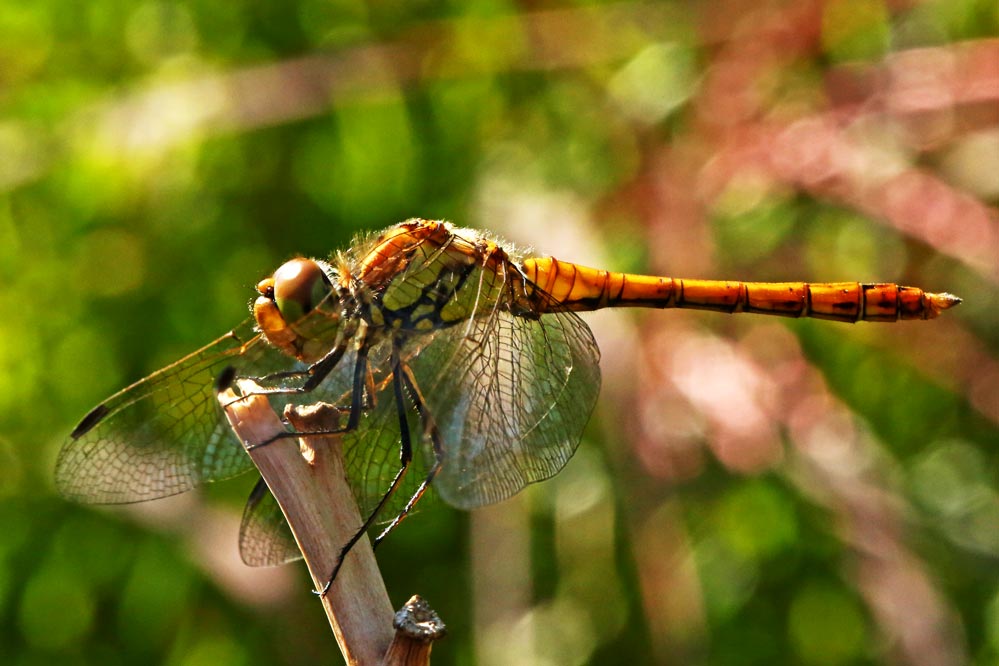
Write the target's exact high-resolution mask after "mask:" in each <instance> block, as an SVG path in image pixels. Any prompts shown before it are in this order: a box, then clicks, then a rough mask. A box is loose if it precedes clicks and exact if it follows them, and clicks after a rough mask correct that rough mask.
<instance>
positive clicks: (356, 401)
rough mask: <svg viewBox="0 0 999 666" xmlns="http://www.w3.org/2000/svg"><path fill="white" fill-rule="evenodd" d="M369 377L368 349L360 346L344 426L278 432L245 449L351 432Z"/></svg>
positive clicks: (327, 370)
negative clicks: (296, 439)
mask: <svg viewBox="0 0 999 666" xmlns="http://www.w3.org/2000/svg"><path fill="white" fill-rule="evenodd" d="M342 356H343V354H342V353H341V354H339V355H338V356H337V357H336V359H335V361H334V363H333V364H332V365H330V366H329V367H328V368H326V370H325V373H324V374H323V378H325V377H326V375H328V374H329V372H330V370H331V369H332V368H333V366H334V365H336V361H339V360H340V358H341V357H342ZM326 358H329V357H328V356H327V357H326ZM326 358H324V359H323V361H325V360H326ZM323 361H319V363H322V362H323ZM317 365H318V364H317ZM370 375H371V373H370V372H369V371H368V347H367V345H362V346H361V348H360V349H358V350H357V361H356V363H355V364H354V380H353V386H354V390H353V391H352V392H351V396H350V414H349V416H348V417H347V423H346V424H345V425H343V426H342V427H339V428H332V429H329V430H314V431H308V432H302V431H297V430H289V431H287V432H280V433H278V434H276V435H274V436H273V437H271V438H270V439H265V440H264V441H262V442H257V443H255V444H252V445H249V446H247V449H248V450H253V449H258V448H260V447H261V446H267V445H268V444H272V443H274V442H276V441H278V440H281V439H288V438H289V437H295V438H298V437H309V436H313V435H315V436H319V435H339V434H343V433H345V432H350V431H351V430H353V429H354V428H356V427H357V424H358V423H359V422H360V420H361V413H362V412H363V411H364V406H365V397H364V396H365V393H366V392H367V390H368V389H367V386H368V384H369V377H370ZM313 377H315V375H313ZM311 380H312V378H310V381H311ZM320 381H322V379H320ZM316 383H317V384H318V382H316ZM313 388H315V386H312V387H310V388H309V389H307V390H309V391H311V390H312V389H313ZM288 392H290V393H291V392H295V391H288ZM267 393H269V392H267V391H265V392H264V394H267ZM244 397H245V396H244Z"/></svg>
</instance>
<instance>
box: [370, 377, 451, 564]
mask: <svg viewBox="0 0 999 666" xmlns="http://www.w3.org/2000/svg"><path fill="white" fill-rule="evenodd" d="M400 374H401V376H402V378H403V380H404V381H405V383H406V388H407V389H409V393H410V395H411V396H412V399H413V403H414V404H415V405H416V411H417V412H418V413H419V414H420V422H421V423H422V424H423V430H424V432H427V433H429V434H430V441H431V442H432V444H433V447H434V464H433V465H432V466H431V467H430V470H429V471H428V472H427V476H426V478H424V479H423V483H421V484H420V487H419V488H417V489H416V492H414V493H413V496H412V497H410V498H409V501H408V502H406V506H405V507H403V509H402V511H400V512H399V515H397V516H396V517H395V518H393V519H392V522H391V523H389V524H388V526H387V527H386V528H385V529H384V530H382V532H381V534H379V535H378V536H377V537H375V541H374V543H373V544H372V548H377V547H378V544H380V543H381V542H382V540H383V539H384V538H385V537H387V536H388V535H389V533H390V532H391V531H392V530H394V529H395V528H396V527H397V526H398V525H399V523H401V522H402V521H403V519H405V518H406V516H408V515H409V512H410V511H412V510H413V507H414V506H416V503H417V502H419V501H420V498H421V497H423V494H424V493H425V492H427V488H429V487H430V484H431V483H433V480H434V477H436V476H437V473H438V472H440V471H441V467H442V466H443V465H444V443H443V440H441V434H440V431H439V430H438V429H437V424H436V423H435V422H434V419H433V415H432V414H430V410H429V409H428V408H427V403H426V401H425V400H424V399H423V395H422V394H421V393H420V389H419V387H418V386H417V385H416V379H415V378H414V377H413V373H412V370H410V369H409V366H407V365H402V366H401V369H400Z"/></svg>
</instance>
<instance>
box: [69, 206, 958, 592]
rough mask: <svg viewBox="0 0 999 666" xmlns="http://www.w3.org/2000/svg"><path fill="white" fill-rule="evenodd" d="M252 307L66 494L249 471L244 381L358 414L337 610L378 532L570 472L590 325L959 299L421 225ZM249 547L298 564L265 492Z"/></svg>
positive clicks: (87, 434) (828, 312) (133, 416)
mask: <svg viewBox="0 0 999 666" xmlns="http://www.w3.org/2000/svg"><path fill="white" fill-rule="evenodd" d="M257 292H258V295H257V298H256V300H255V301H254V303H253V305H252V316H251V317H249V318H248V319H247V320H246V321H244V322H243V323H242V324H240V325H239V326H237V327H236V328H234V329H233V330H232V331H230V332H229V333H226V334H225V335H223V336H222V337H220V338H219V339H217V340H216V341H214V342H212V343H211V344H209V345H207V346H205V347H203V348H201V349H199V350H197V351H195V352H193V353H192V354H190V355H188V356H185V357H184V358H182V359H180V360H179V361H177V362H175V363H173V364H171V365H168V366H167V367H165V368H163V369H161V370H158V371H157V372H154V373H153V374H151V375H149V376H148V377H146V378H144V379H141V380H139V381H137V382H136V383H134V384H132V385H131V386H128V387H126V388H124V389H122V390H121V391H119V392H118V393H116V394H114V395H113V396H111V397H110V398H108V399H107V400H105V401H104V402H102V403H100V404H99V405H98V406H97V407H95V408H94V409H92V410H91V411H90V412H89V413H88V414H87V415H86V416H85V417H84V418H83V419H82V421H81V422H80V423H79V425H77V426H76V428H75V429H74V430H73V431H72V433H71V434H70V436H69V438H68V439H67V441H66V442H65V444H64V445H63V448H62V449H61V451H60V454H59V457H58V460H57V463H56V471H55V478H56V485H57V487H58V489H59V491H60V492H61V493H62V494H63V495H64V496H65V497H67V498H70V499H72V500H76V501H80V502H84V503H106V504H115V503H129V502H141V501H146V500H152V499H156V498H161V497H165V496H169V495H174V494H176V493H181V492H185V491H188V490H191V489H193V488H196V487H198V486H200V485H202V484H204V483H207V482H212V481H219V480H222V479H227V478H230V477H233V476H236V475H238V474H241V473H244V472H248V471H250V470H252V469H254V467H253V463H252V462H251V460H250V458H249V456H248V455H247V454H246V452H245V451H244V450H243V447H242V445H241V444H240V442H239V441H238V439H236V437H235V436H234V435H233V434H232V433H231V431H230V427H229V425H228V422H227V420H226V418H225V416H224V414H223V411H222V408H221V407H220V406H219V404H218V401H217V399H216V397H217V393H218V391H219V390H220V389H221V388H224V387H226V386H229V385H231V384H233V383H234V382H235V381H236V380H237V379H251V380H253V382H254V383H255V384H256V385H258V386H260V387H261V391H262V392H264V393H266V394H267V396H268V399H269V400H270V402H271V403H272V405H273V406H275V408H276V409H278V408H281V407H284V406H286V405H290V404H298V403H301V401H302V400H303V399H305V397H308V400H310V401H315V402H326V403H329V404H331V405H333V406H334V407H336V408H338V409H339V410H340V411H341V412H342V414H343V415H344V416H345V419H344V422H342V424H340V425H339V426H338V427H337V428H336V432H337V433H339V435H340V437H341V441H342V446H343V458H344V467H345V470H346V472H347V478H348V481H349V483H350V486H351V491H352V492H353V494H354V496H355V497H356V498H357V501H358V506H359V508H360V510H361V515H362V516H366V519H365V521H364V524H363V525H362V526H361V528H360V529H359V530H358V532H357V535H356V536H355V537H354V539H352V540H351V542H349V543H348V544H346V545H345V547H344V549H343V550H342V551H341V553H340V560H339V561H338V563H337V567H336V569H334V571H333V572H332V574H331V576H330V577H329V580H328V582H327V585H326V588H325V589H324V590H323V591H322V592H323V593H325V592H326V591H327V590H328V589H329V585H330V583H332V581H333V579H334V578H335V576H336V572H337V571H338V570H339V566H340V564H342V561H343V558H344V557H345V556H346V555H347V552H348V551H349V547H350V546H351V545H352V544H353V543H354V542H356V540H357V539H358V538H360V536H361V535H363V534H365V533H367V531H368V530H370V529H371V528H372V526H373V525H375V524H376V521H379V520H381V521H382V522H381V523H379V524H385V523H387V524H388V526H387V527H385V528H384V529H382V530H381V532H380V534H379V535H378V536H377V537H376V538H375V540H374V545H377V544H378V543H380V542H381V541H382V540H383V539H384V538H385V537H386V536H387V535H388V533H389V532H390V531H391V530H392V529H393V528H394V527H395V526H397V525H398V524H399V522H400V521H401V520H402V519H403V518H405V517H406V516H407V515H408V514H409V513H410V512H411V511H412V510H413V509H414V508H415V506H416V504H417V503H418V502H419V501H420V500H421V498H423V497H424V496H425V494H426V493H427V491H428V490H429V489H431V488H432V491H433V493H434V494H436V495H437V496H439V497H440V498H441V499H443V501H444V502H446V503H448V504H450V505H452V506H455V507H458V508H461V509H473V508H475V507H480V506H483V505H486V504H491V503H494V502H499V501H501V500H504V499H506V498H508V497H511V496H512V495H514V494H516V493H517V492H519V491H520V490H522V489H523V488H524V487H525V486H527V485H528V484H531V483H534V482H537V481H541V480H544V479H547V478H549V477H551V476H553V475H554V474H556V473H558V472H559V471H560V470H561V469H562V468H563V467H564V466H565V464H566V463H567V462H568V461H569V459H570V458H571V457H572V455H573V453H574V452H575V450H576V448H577V445H578V444H579V441H580V438H581V436H582V432H583V428H584V426H585V425H586V423H587V421H588V419H589V417H590V413H591V412H592V410H593V408H594V405H595V402H596V399H597V394H598V392H599V390H600V367H599V360H600V352H599V350H598V347H597V343H596V341H595V340H594V338H593V335H592V333H591V332H590V329H589V327H588V326H587V325H586V324H585V323H584V321H583V320H582V319H581V318H580V317H579V315H578V314H577V313H579V312H584V311H592V310H598V309H601V308H609V307H645V308H697V309H703V310H714V311H718V312H726V313H738V312H747V313H756V314H762V315H780V316H785V317H816V318H820V319H830V320H834V321H841V322H858V321H870V322H894V321H898V320H908V319H932V318H935V317H937V316H938V315H939V314H940V313H941V312H942V311H944V310H947V309H948V308H951V307H953V306H955V305H957V304H958V303H960V302H961V299H959V298H958V297H956V296H953V295H951V294H948V293H930V292H926V291H923V290H922V289H919V288H916V287H905V286H899V285H896V284H892V283H858V282H836V283H805V282H780V283H762V282H739V281H718V280H700V279H678V278H670V277H660V276H646V275H633V274H627V273H620V272H614V271H607V270H600V269H594V268H588V267H585V266H581V265H578V264H575V263H571V262H567V261H562V260H559V259H555V258H554V257H550V256H535V255H533V254H530V253H525V252H521V251H519V250H518V249H517V248H515V247H514V246H512V245H510V244H506V243H504V242H502V241H500V240H498V239H497V238H496V237H494V236H492V235H490V234H488V233H486V232H482V231H478V230H472V229H465V228H458V227H455V226H453V225H451V224H450V223H447V222H441V221H432V220H423V219H411V220H408V221H406V222H403V223H401V224H397V225H395V226H393V227H390V228H389V229H387V230H385V231H383V232H381V233H379V234H376V235H370V236H367V237H362V238H359V239H357V240H355V242H354V243H353V245H352V246H351V247H350V249H348V250H346V251H342V252H339V253H336V254H334V255H333V256H332V257H331V258H330V259H329V260H328V261H324V260H318V259H308V258H304V257H297V258H294V259H291V260H289V261H288V262H286V263H284V264H283V265H282V266H280V267H279V268H278V269H277V270H276V271H275V272H274V273H273V275H271V276H270V277H268V278H266V279H264V280H262V281H261V282H260V283H259V284H258V285H257ZM278 411H279V413H280V409H278ZM288 434H289V436H293V435H298V434H301V433H295V432H294V431H293V430H290V429H289V432H288ZM312 434H315V433H312ZM414 470H415V472H414ZM386 517H391V520H386ZM239 544H240V553H241V556H242V558H243V560H244V562H246V563H247V564H249V565H251V566H264V565H275V564H281V563H284V562H288V561H292V560H294V559H297V558H299V557H300V556H301V555H300V553H299V551H298V548H297V546H296V544H295V541H294V539H293V537H292V536H291V533H290V530H289V529H288V527H287V525H286V524H285V522H284V519H283V516H282V514H281V510H280V507H279V506H278V505H277V502H276V501H275V500H274V499H273V496H272V495H271V494H270V492H269V491H268V488H267V486H266V484H265V483H264V482H263V480H259V481H258V482H257V484H256V486H255V487H254V488H253V491H252V492H251V494H250V499H249V501H248V502H247V505H246V508H245V509H244V514H243V520H242V525H241V528H240V537H239Z"/></svg>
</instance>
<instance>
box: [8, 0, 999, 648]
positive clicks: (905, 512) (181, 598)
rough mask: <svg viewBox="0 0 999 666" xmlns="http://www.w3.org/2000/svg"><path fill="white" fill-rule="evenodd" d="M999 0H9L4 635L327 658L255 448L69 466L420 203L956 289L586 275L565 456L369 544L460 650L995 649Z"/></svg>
mask: <svg viewBox="0 0 999 666" xmlns="http://www.w3.org/2000/svg"><path fill="white" fill-rule="evenodd" d="M997 203H999V8H997V5H996V3H995V2H994V0H926V1H921V0H829V1H825V2H823V1H818V0H802V1H799V2H776V1H775V2H758V1H749V0H720V1H716V2H698V3H691V2H686V3H685V2H647V3H631V2H615V3H602V2H558V3H556V2H521V3H516V2H504V1H502V0H491V1H490V0H486V1H483V2H479V1H475V2H465V3H459V2H453V3H429V2H370V3H369V2H364V1H363V0H298V1H297V2H283V3H276V2H275V3H261V2H239V1H234V2H210V1H208V0H186V1H176V2H175V1H166V0H164V1H156V0H147V1H142V2H120V1H116V0H94V1H93V2H87V3H63V2H53V1H48V0H30V1H29V0H7V1H6V2H4V3H2V4H0V277H2V280H3V289H0V307H2V312H3V317H0V614H2V618H3V622H0V661H2V662H3V663H5V664H48V663H55V662H56V661H58V662H60V663H71V664H132V663H169V664H178V665H185V666H187V665H191V666H195V665H200V664H219V663H224V664H246V665H250V664H312V663H336V662H337V661H338V659H339V658H340V657H339V654H338V652H337V649H336V645H335V642H334V640H333V638H332V635H331V633H330V631H329V629H328V626H327V625H326V620H325V618H324V617H323V615H322V612H321V610H320V607H319V605H318V603H317V602H316V600H315V599H314V598H313V596H312V595H311V594H310V593H309V588H310V584H309V581H308V579H307V575H306V573H305V570H304V567H303V566H301V565H300V564H299V565H290V566H286V567H282V568H276V569H262V570H255V569H249V568H246V567H244V566H243V565H242V564H240V562H239V557H238V553H237V541H236V539H237V532H238V524H239V516H240V511H241V507H242V501H243V499H245V497H246V495H247V493H248V492H249V490H250V487H251V485H252V479H249V478H243V479H237V480H234V481H231V482H226V483H222V484H217V485H215V486H213V487H210V488H208V489H206V490H205V491H199V492H197V493H189V494H187V495H183V496H180V497H176V498H171V499H168V500H163V501H158V502H152V503H147V504H140V505H135V506H132V507H124V508H113V509H101V508H98V509H95V508H93V507H80V506H73V505H69V504H67V503H65V502H64V501H62V500H60V499H58V498H57V496H56V495H55V492H54V489H53V485H52V480H51V474H52V467H53V464H54V460H55V456H56V453H57V451H58V449H59V447H60V445H61V443H62V442H63V440H64V438H65V437H66V435H67V434H68V433H69V432H70V430H71V429H72V427H73V425H74V424H75V422H76V421H78V420H79V418H80V417H81V416H82V415H83V414H84V413H86V411H87V410H88V409H90V408H91V407H92V406H94V405H95V404H97V403H98V402H99V401H100V400H102V399H103V398H104V397H106V396H107V395H109V394H110V393H112V392H113V391H115V390H117V389H118V388H121V387H122V386H125V385H127V384H128V383H130V382H132V381H134V380H136V379H138V378H139V377H141V376H143V375H144V374H147V373H148V372H151V371H152V370H155V369H156V368H158V367H160V366H162V365H164V364H166V363H168V362H170V361H172V360H174V359H176V358H178V357H180V356H181V355H183V354H185V353H187V352H189V351H191V350H193V349H195V348H197V347H199V346H201V345H203V344H205V343H206V342H208V341H210V340H211V339H213V338H214V337H217V336H219V335H221V334H222V333H224V332H226V331H228V330H229V329H230V328H231V327H233V326H234V325H235V324H236V323H237V322H239V321H241V320H242V319H244V318H245V317H246V316H247V303H248V302H249V300H250V299H251V297H252V296H253V286H254V285H255V284H256V282H257V280H259V279H260V278H262V277H264V276H266V275H267V274H268V273H269V272H270V271H272V270H273V269H274V267H275V266H277V265H278V264H279V263H280V262H281V261H283V260H285V259H287V258H289V257H291V256H294V255H296V254H305V255H314V256H326V255H328V254H329V253H330V252H331V251H333V250H335V249H337V248H342V247H345V246H346V245H347V244H348V243H349V242H350V239H351V238H352V236H354V235H355V234H357V233H361V232H364V231H368V230H374V229H378V228H381V227H384V226H387V225H389V224H392V223H394V222H397V221H400V220H402V219H405V218H408V217H414V216H418V217H426V218H443V219H449V220H452V221H454V222H455V223H457V224H460V225H463V226H472V227H478V228H485V229H490V230H493V231H494V232H496V233H497V234H499V235H500V236H501V237H502V238H504V239H506V240H508V241H510V242H512V243H515V244H516V245H517V246H518V247H520V248H535V249H536V250H537V251H538V252H541V253H547V254H553V255H555V256H557V257H559V258H561V259H566V260H572V261H578V262H580V263H584V264H589V265H595V266H601V267H607V268H614V269H618V270H629V271H633V272H645V273H660V274H666V275H674V276H680V277H700V278H710V277H714V278H726V279H744V280H811V281H838V280H859V281H896V282H899V283H903V284H911V285H915V286H920V287H923V288H926V289H929V290H931V291H951V292H953V293H956V294H958V295H959V296H961V297H963V298H964V299H965V302H964V303H963V304H962V305H961V306H960V307H959V308H958V309H956V310H954V311H951V312H948V313H946V315H945V316H943V317H941V318H940V319H938V320H935V321H933V322H908V323H901V324H895V325H878V324H858V325H847V324H840V323H832V322H822V321H795V320H782V319H774V318H764V317H755V318H754V317H750V316H744V315H742V316H738V317H730V316H726V315H720V314H713V313H700V312H678V311H665V312H662V311H648V312H626V311H616V312H601V313H595V314H593V315H590V316H587V317H586V318H587V321H588V322H590V324H591V326H592V327H593V329H594V332H595V335H596V338H597V341H598V343H599V344H600V346H601V349H602V352H603V359H602V368H603V372H604V380H603V389H602V392H601V400H600V402H599V403H598V407H597V410H596V412H595V415H594V417H593V418H592V419H591V422H590V424H589V427H588V429H587V432H586V435H585V437H584V441H583V442H582V444H581V447H580V450H579V452H578V453H577V455H576V456H575V458H573V460H572V461H571V462H570V463H569V465H568V466H567V468H566V469H565V470H564V472H563V473H562V474H560V475H559V476H557V477H556V478H555V479H553V480H551V481H549V482H546V483H543V484H539V485H537V486H534V487H532V488H530V489H528V490H527V491H526V492H524V493H521V494H520V495H519V496H517V497H515V498H513V499H511V500H509V501H507V502H505V503H503V504H500V505H497V506H491V507H487V508H484V509H482V510H479V511H476V512H472V513H470V514H469V513H463V512H459V511H456V510H453V509H450V508H449V507H447V506H445V505H443V504H442V503H440V502H437V503H436V504H435V505H433V506H430V507H428V508H425V509H424V510H422V511H420V512H419V513H418V514H417V515H415V516H414V517H412V518H411V519H409V520H407V521H406V523H404V524H403V525H402V526H401V527H400V528H399V529H398V530H397V532H396V533H394V534H393V536H392V537H391V538H390V539H389V540H387V542H386V543H385V544H384V545H383V546H382V547H381V548H380V549H379V561H380V563H381V565H382V569H383V572H384V574H385V577H386V581H387V584H388V588H389V592H390V595H391V596H392V598H393V602H394V603H395V604H396V605H397V606H398V605H401V604H402V603H403V602H404V601H405V600H406V599H408V597H409V596H410V595H411V594H414V593H419V594H421V595H423V596H424V597H425V598H427V599H428V600H429V601H430V603H431V604H432V605H433V606H434V608H435V609H436V610H437V611H438V612H439V613H440V614H441V615H442V616H443V618H444V620H445V622H447V624H448V625H449V629H450V635H449V636H448V638H447V639H446V640H445V641H444V642H442V643H439V644H438V645H437V646H436V647H435V649H434V661H435V663H439V664H451V663H460V664H487V665H492V664H512V663H516V664H543V665H546V666H547V665H553V666H554V665H561V664H567V665H569V664H572V665H575V664H588V663H594V664H598V663H684V664H718V665H722V664H764V663H765V664H774V663H797V664H816V665H819V666H835V665H838V664H875V663H891V664H912V665H919V666H931V665H941V666H945V665H958V664H965V663H977V664H993V663H995V662H996V661H997V660H999V360H997V358H999V296H997V283H999V213H997V208H996V206H997Z"/></svg>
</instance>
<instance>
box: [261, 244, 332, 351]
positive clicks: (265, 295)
mask: <svg viewBox="0 0 999 666" xmlns="http://www.w3.org/2000/svg"><path fill="white" fill-rule="evenodd" d="M335 279H336V274H335V272H334V271H333V269H332V268H331V267H330V266H329V265H328V264H326V263H325V262H322V263H321V262H318V261H315V260H313V259H304V258H297V259H292V260H291V261H288V262H285V263H284V264H282V265H281V267H280V268H278V269H277V270H276V271H274V275H272V276H271V277H269V278H266V279H264V280H261V281H260V282H259V283H258V284H257V291H258V292H260V297H259V298H257V300H256V302H255V303H254V304H253V316H254V318H255V319H256V320H257V325H258V326H259V327H260V332H261V333H263V334H264V335H265V336H266V337H267V341H268V342H270V343H271V344H272V345H274V346H275V347H277V348H278V349H280V350H281V351H283V352H285V353H286V354H288V355H289V356H292V357H294V358H296V359H298V360H300V361H302V362H304V363H314V362H315V361H318V360H319V359H321V358H322V357H323V356H325V355H326V354H328V353H329V351H330V349H332V348H333V345H334V344H335V343H336V338H337V332H338V330H339V328H340V321H341V315H342V303H341V302H340V298H339V296H338V294H337V292H336V290H335V289H334V286H333V284H334V283H333V281H334V280H335Z"/></svg>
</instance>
